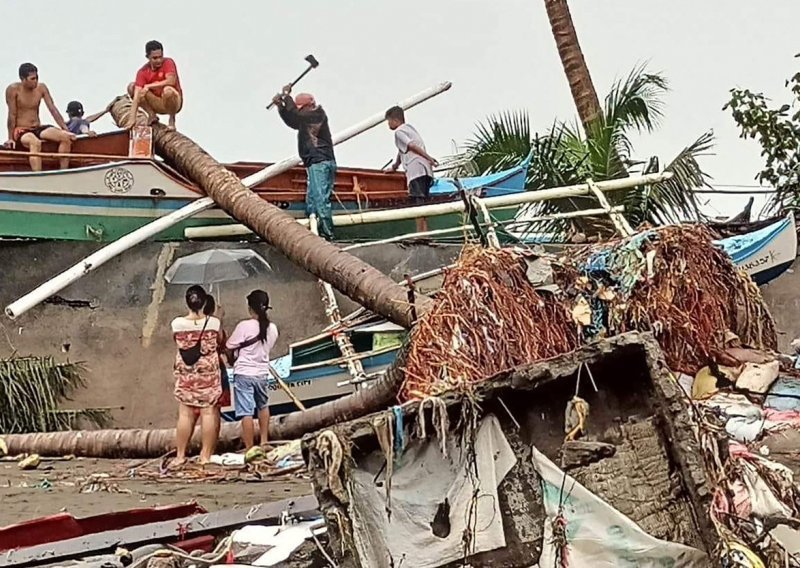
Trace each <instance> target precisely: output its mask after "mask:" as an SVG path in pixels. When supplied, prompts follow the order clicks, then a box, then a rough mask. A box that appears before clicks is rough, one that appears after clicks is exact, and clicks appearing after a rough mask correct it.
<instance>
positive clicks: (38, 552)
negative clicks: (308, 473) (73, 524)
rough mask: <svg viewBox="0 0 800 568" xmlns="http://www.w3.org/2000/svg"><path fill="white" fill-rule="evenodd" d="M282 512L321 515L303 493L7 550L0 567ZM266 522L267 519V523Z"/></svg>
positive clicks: (272, 519)
mask: <svg viewBox="0 0 800 568" xmlns="http://www.w3.org/2000/svg"><path fill="white" fill-rule="evenodd" d="M284 511H289V512H290V513H292V514H294V515H296V516H298V517H300V518H302V519H308V518H313V517H317V516H319V515H320V512H319V509H318V504H317V499H316V497H314V496H313V495H305V496H303V497H298V498H296V499H286V500H283V501H274V502H272V503H258V504H256V505H253V506H252V507H249V508H248V507H236V508H234V509H225V510H222V511H216V512H213V513H202V514H199V515H192V516H190V517H184V518H182V519H174V520H171V521H164V522H161V523H150V524H147V525H140V526H136V527H129V528H126V529H120V530H115V531H108V532H103V533H96V534H93V535H86V536H82V537H77V538H72V539H68V540H62V541H59V542H53V543H48V544H41V545H38V546H31V547H28V548H23V549H18V550H9V551H8V552H6V553H4V554H2V555H0V567H4V566H15V567H23V566H39V565H42V564H52V563H55V562H57V561H58V562H60V561H63V560H68V559H74V558H82V557H87V556H96V555H98V554H104V553H107V552H108V553H113V552H114V550H115V549H116V548H117V546H125V547H126V548H128V549H129V550H130V549H133V548H136V547H137V546H142V545H144V544H151V543H158V542H165V541H175V540H179V537H180V538H182V539H186V538H190V537H196V536H199V535H202V534H209V533H217V532H223V531H225V530H230V529H235V528H237V527H241V526H244V525H248V524H278V523H279V522H280V517H281V514H282V513H283V512H284ZM268 521H269V522H268Z"/></svg>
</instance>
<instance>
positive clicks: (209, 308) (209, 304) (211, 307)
mask: <svg viewBox="0 0 800 568" xmlns="http://www.w3.org/2000/svg"><path fill="white" fill-rule="evenodd" d="M216 311H217V302H216V300H214V296H212V295H211V294H207V295H206V305H205V306H203V313H204V314H205V315H207V316H213V315H214V312H216Z"/></svg>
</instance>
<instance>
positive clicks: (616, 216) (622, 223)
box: [586, 178, 634, 237]
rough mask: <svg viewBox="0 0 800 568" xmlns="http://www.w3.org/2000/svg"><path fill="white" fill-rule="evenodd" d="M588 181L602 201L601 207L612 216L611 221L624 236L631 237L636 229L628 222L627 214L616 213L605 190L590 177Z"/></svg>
mask: <svg viewBox="0 0 800 568" xmlns="http://www.w3.org/2000/svg"><path fill="white" fill-rule="evenodd" d="M586 183H588V184H589V189H590V190H591V191H592V193H593V194H594V196H595V197H596V198H597V201H598V202H599V203H600V207H602V208H603V209H604V210H605V211H606V213H608V216H609V217H611V222H612V223H614V227H616V229H617V232H618V233H619V234H620V235H621V236H623V237H630V236H631V235H632V234H633V233H634V231H633V227H631V224H630V223H628V220H627V219H626V218H625V215H623V214H622V213H615V212H614V210H613V207H611V204H610V203H609V202H608V199H606V196H605V195H603V192H602V191H600V189H599V188H598V187H597V184H596V183H595V182H594V181H593V180H592V179H591V178H590V179H588V180H586Z"/></svg>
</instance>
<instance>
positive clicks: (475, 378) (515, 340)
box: [399, 246, 578, 400]
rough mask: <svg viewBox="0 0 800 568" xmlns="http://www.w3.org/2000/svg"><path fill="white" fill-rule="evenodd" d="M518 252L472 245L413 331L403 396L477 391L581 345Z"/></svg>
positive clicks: (560, 306)
mask: <svg viewBox="0 0 800 568" xmlns="http://www.w3.org/2000/svg"><path fill="white" fill-rule="evenodd" d="M526 272H527V265H526V262H525V257H524V255H523V252H522V251H521V250H516V249H500V250H497V249H485V248H481V247H478V246H468V247H466V248H465V249H464V251H463V252H462V254H461V257H460V258H459V259H458V262H457V263H456V266H455V267H453V268H452V269H451V270H448V271H447V272H446V273H445V277H444V283H443V286H442V290H441V292H440V293H439V294H438V296H437V300H436V304H435V305H434V307H433V308H432V309H431V310H430V312H428V313H427V314H426V315H425V316H423V317H422V318H421V319H420V321H419V322H417V325H416V327H415V330H414V332H413V334H412V337H411V344H410V345H409V349H408V354H407V357H406V364H405V375H406V379H405V382H404V384H403V386H402V389H401V392H400V395H399V398H400V399H401V400H417V399H423V398H425V397H427V396H436V395H439V394H441V393H443V392H448V391H454V390H455V391H463V390H469V389H470V388H471V386H472V385H474V384H475V383H477V382H480V381H483V380H485V379H487V378H489V377H492V376H494V375H496V374H498V373H500V372H503V371H507V370H509V369H512V368H514V367H517V366H519V365H522V364H524V363H528V362H531V361H538V360H540V359H547V358H550V357H554V356H556V355H559V354H562V353H566V352H568V351H572V350H573V349H575V348H576V347H577V346H578V333H577V329H576V328H575V326H574V325H573V323H572V321H571V319H570V315H569V312H568V311H567V310H566V309H565V308H564V306H563V304H562V303H561V302H559V301H558V300H557V299H556V297H555V296H554V295H553V294H549V293H539V292H537V291H536V290H535V289H534V287H533V286H532V285H531V284H530V282H529V281H528V278H527V276H526Z"/></svg>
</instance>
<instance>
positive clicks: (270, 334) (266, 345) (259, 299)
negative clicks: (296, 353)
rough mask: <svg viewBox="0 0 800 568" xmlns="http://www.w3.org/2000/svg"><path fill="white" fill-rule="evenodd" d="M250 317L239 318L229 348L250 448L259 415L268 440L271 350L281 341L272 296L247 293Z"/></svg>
mask: <svg viewBox="0 0 800 568" xmlns="http://www.w3.org/2000/svg"><path fill="white" fill-rule="evenodd" d="M247 307H248V309H249V311H250V318H249V319H246V320H243V321H240V322H239V323H238V324H237V325H236V329H234V330H233V333H232V334H231V336H230V337H229V338H228V341H227V344H226V345H227V347H228V349H231V350H232V351H233V352H234V357H235V358H236V360H235V362H234V364H233V388H234V393H235V396H234V408H235V412H236V418H239V419H241V421H242V439H243V440H244V445H245V447H246V448H247V449H250V448H252V447H253V444H254V437H255V425H254V423H253V415H254V414H258V425H259V430H260V434H261V445H264V444H266V443H267V435H268V428H269V389H268V387H269V352H270V350H271V349H272V348H273V347H274V346H275V342H276V341H277V340H278V328H277V327H276V326H275V324H274V323H272V322H270V321H269V317H268V316H267V310H268V309H269V308H270V305H269V295H268V294H267V293H266V292H264V291H263V290H253V291H252V292H250V294H249V295H248V296H247Z"/></svg>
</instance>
